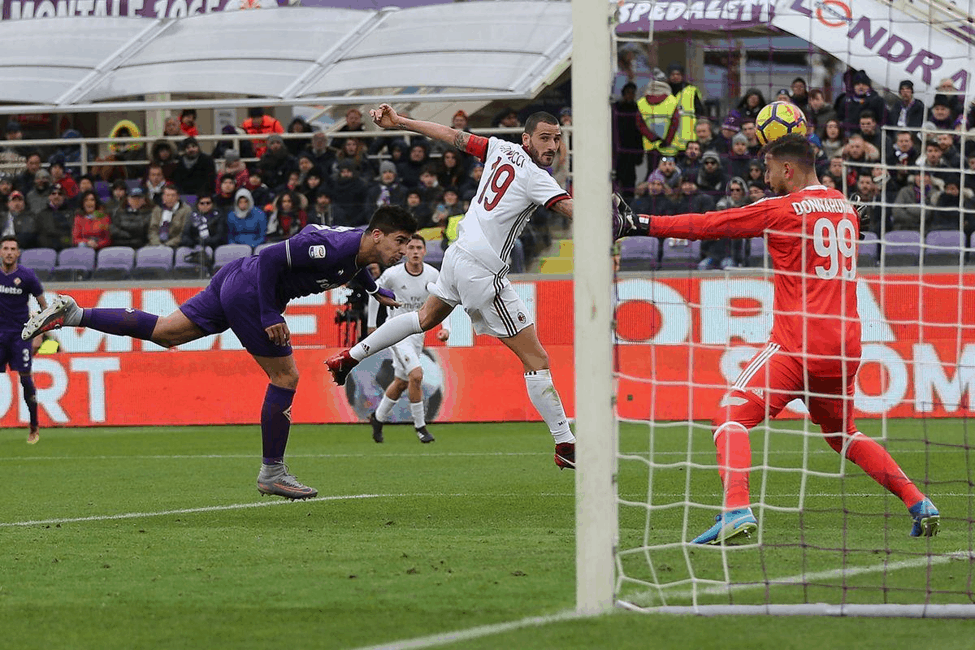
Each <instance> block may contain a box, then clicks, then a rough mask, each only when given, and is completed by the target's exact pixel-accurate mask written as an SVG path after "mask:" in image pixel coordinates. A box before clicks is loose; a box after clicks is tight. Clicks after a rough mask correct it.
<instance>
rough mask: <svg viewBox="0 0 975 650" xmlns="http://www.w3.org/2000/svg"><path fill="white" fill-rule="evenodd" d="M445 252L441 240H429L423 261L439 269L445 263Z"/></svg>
mask: <svg viewBox="0 0 975 650" xmlns="http://www.w3.org/2000/svg"><path fill="white" fill-rule="evenodd" d="M444 252H445V251H444V249H443V246H441V245H440V242H439V241H433V242H429V243H428V244H427V254H426V256H425V257H424V258H423V261H424V262H426V263H427V264H429V265H430V266H432V267H434V268H436V269H437V270H439V269H440V265H441V264H443V255H444Z"/></svg>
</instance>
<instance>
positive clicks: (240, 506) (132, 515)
mask: <svg viewBox="0 0 975 650" xmlns="http://www.w3.org/2000/svg"><path fill="white" fill-rule="evenodd" d="M395 496H413V495H406V494H402V495H399V494H345V495H336V496H325V497H314V498H312V499H301V501H302V502H303V503H310V502H316V501H348V500H352V499H381V498H385V497H395ZM290 503H291V501H290V500H274V501H254V502H251V503H233V504H230V505H226V506H203V507H200V508H181V509H179V510H161V511H159V512H125V513H122V514H118V515H92V516H90V517H65V518H61V519H35V520H33V521H6V522H0V528H11V527H14V526H41V525H50V524H74V523H80V522H86V521H114V520H118V519H141V518H145V517H165V516H167V515H188V514H195V513H200V512H220V511H224V510H245V509H247V508H267V507H270V506H280V505H289V504H290Z"/></svg>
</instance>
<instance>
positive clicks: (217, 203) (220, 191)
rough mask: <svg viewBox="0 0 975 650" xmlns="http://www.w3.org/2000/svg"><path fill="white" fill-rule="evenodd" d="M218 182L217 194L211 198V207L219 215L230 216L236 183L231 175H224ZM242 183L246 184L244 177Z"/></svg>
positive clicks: (236, 187) (236, 188)
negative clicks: (212, 206)
mask: <svg viewBox="0 0 975 650" xmlns="http://www.w3.org/2000/svg"><path fill="white" fill-rule="evenodd" d="M218 182H219V185H218V186H217V192H216V194H214V195H213V196H212V197H211V198H212V199H213V205H214V207H215V208H216V209H217V210H219V211H220V212H221V214H230V211H231V210H233V209H234V195H235V194H236V193H237V190H238V186H237V181H236V180H235V178H234V175H233V174H224V175H222V176H221V177H220V180H219V181H218ZM244 183H245V184H246V183H247V177H246V176H245V177H244Z"/></svg>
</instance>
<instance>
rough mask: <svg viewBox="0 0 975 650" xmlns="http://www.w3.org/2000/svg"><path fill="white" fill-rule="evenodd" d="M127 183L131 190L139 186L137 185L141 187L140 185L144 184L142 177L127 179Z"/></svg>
mask: <svg viewBox="0 0 975 650" xmlns="http://www.w3.org/2000/svg"><path fill="white" fill-rule="evenodd" d="M125 184H126V185H128V187H129V190H134V189H135V188H137V187H139V186H141V185H142V179H141V178H129V179H126V181H125Z"/></svg>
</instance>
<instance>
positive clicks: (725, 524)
mask: <svg viewBox="0 0 975 650" xmlns="http://www.w3.org/2000/svg"><path fill="white" fill-rule="evenodd" d="M756 530H758V520H757V519H755V515H753V514H752V509H751V508H738V509H737V510H728V511H726V512H722V513H721V514H720V515H717V516H715V518H714V525H713V526H711V527H710V528H708V529H707V530H706V531H704V532H703V533H701V534H700V535H698V536H697V537H695V538H694V539H692V540H691V544H727V543H728V542H731V541H732V540H734V543H740V542H741V541H742V538H745V537H751V536H752V533H754V532H755V531H756Z"/></svg>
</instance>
